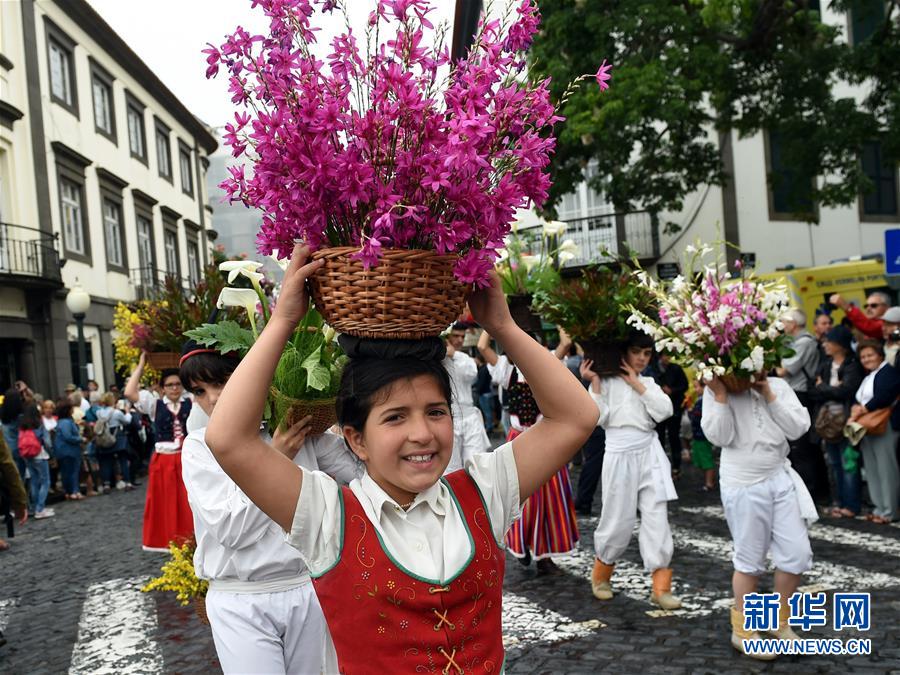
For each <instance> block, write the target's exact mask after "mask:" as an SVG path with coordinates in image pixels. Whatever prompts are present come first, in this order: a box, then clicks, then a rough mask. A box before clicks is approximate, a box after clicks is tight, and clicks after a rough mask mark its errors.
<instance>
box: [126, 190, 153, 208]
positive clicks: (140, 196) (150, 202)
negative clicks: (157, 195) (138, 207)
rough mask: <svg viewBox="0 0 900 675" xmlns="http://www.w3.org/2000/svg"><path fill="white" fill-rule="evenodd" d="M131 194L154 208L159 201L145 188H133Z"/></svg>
mask: <svg viewBox="0 0 900 675" xmlns="http://www.w3.org/2000/svg"><path fill="white" fill-rule="evenodd" d="M131 195H132V196H133V197H134V198H135V199H136V200H138V201H139V202H143V203H144V204H145V205H147V206H149V207H150V208H153V207H154V206H156V205H157V204H159V201H158V200H156V199H154V198H153V197H151V196H150V195H148V194H147V193H146V192H144V191H143V190H138V189H137V188H131Z"/></svg>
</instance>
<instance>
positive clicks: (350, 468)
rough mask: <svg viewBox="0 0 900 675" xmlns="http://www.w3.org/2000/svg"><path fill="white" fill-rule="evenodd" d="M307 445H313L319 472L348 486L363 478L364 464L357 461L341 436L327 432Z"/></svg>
mask: <svg viewBox="0 0 900 675" xmlns="http://www.w3.org/2000/svg"><path fill="white" fill-rule="evenodd" d="M307 443H310V444H311V445H312V450H313V454H314V455H315V456H316V464H317V465H318V467H319V470H320V471H324V472H325V473H327V474H328V475H329V476H331V477H332V478H334V479H335V480H336V481H337V482H338V483H343V484H345V485H346V484H347V483H349V482H350V481H351V480H353V479H354V478H360V477H362V474H363V464H362V462H360V461H359V460H357V459H356V456H355V455H354V454H353V452H352V451H351V450H350V448H348V447H347V444H346V443H344V439H343V438H342V437H341V436H338V435H337V434H333V433H331V432H330V431H326V432H325V433H324V434H321V435H319V436H313V437H312V438H311V439H310V440H308V441H307Z"/></svg>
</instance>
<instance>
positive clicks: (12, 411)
mask: <svg viewBox="0 0 900 675" xmlns="http://www.w3.org/2000/svg"><path fill="white" fill-rule="evenodd" d="M24 407H25V404H24V402H23V401H22V395H21V394H20V393H19V392H18V391H16V390H15V388H13V387H10V388H9V389H7V390H6V393H5V394H3V405H0V422H3V424H11V423H12V422H15V421H16V420H17V419H19V415H21V414H22V411H23V409H24Z"/></svg>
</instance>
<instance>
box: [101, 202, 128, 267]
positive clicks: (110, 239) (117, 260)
mask: <svg viewBox="0 0 900 675" xmlns="http://www.w3.org/2000/svg"><path fill="white" fill-rule="evenodd" d="M103 230H104V234H105V235H106V260H107V262H108V263H109V264H110V265H115V266H116V267H124V266H125V255H124V247H123V246H122V209H121V207H120V206H119V205H118V204H117V203H116V202H114V201H112V200H111V199H104V200H103Z"/></svg>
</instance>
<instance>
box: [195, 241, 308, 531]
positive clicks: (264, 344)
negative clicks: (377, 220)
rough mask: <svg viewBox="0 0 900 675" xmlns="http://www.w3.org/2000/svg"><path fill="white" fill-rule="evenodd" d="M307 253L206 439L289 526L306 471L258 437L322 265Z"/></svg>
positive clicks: (296, 259)
mask: <svg viewBox="0 0 900 675" xmlns="http://www.w3.org/2000/svg"><path fill="white" fill-rule="evenodd" d="M308 258H309V248H308V247H306V246H301V245H297V246H295V247H294V252H293V254H292V255H291V264H290V265H289V266H288V269H287V271H286V272H285V275H284V282H283V284H282V287H281V288H282V290H281V295H280V296H279V297H278V304H277V305H276V306H275V311H274V312H273V313H272V318H271V319H270V320H269V323H268V325H267V326H266V328H265V330H263V332H262V334H260V336H259V339H258V340H257V341H256V344H254V345H253V348H252V349H250V351H249V353H248V354H247V356H245V357H244V358H243V359H242V360H241V363H240V365H238V367H237V369H236V370H235V371H234V373H232V374H231V377H230V378H229V379H228V383H227V384H226V385H225V389H223V390H222V393H221V395H220V396H219V400H218V401H217V403H216V407H215V409H214V410H213V414H212V416H211V417H210V420H209V426H208V427H207V428H206V444H207V445H208V446H209V449H210V450H212V453H213V456H215V458H216V461H217V462H218V463H219V466H221V467H222V469H223V470H224V471H225V473H227V474H228V476H229V477H230V478H231V479H232V480H233V481H234V482H235V483H237V485H238V487H240V488H241V490H243V491H244V494H246V495H247V496H248V497H249V498H250V500H251V501H252V502H253V503H254V504H256V505H257V506H258V507H259V508H260V510H262V511H263V512H265V514H266V515H268V516H269V518H271V519H272V520H274V521H275V522H276V523H278V524H279V525H280V526H281V528H282V529H283V530H285V531H289V530H290V529H291V523H292V522H293V520H294V511H295V510H296V508H297V500H298V499H299V498H300V486H301V483H302V481H303V474H302V473H301V472H300V469H299V467H297V465H296V464H294V463H293V462H292V461H291V460H289V459H288V458H287V457H286V456H285V455H283V454H281V453H280V452H278V451H277V450H276V449H275V448H273V447H271V446H269V445H268V444H267V443H266V442H265V441H263V440H262V439H261V438H260V437H259V423H260V420H262V417H263V407H264V406H265V403H266V396H267V395H268V393H269V385H270V383H271V382H272V376H273V375H274V373H275V367H276V366H277V365H278V359H279V358H280V357H281V352H282V351H283V350H284V345H285V344H286V343H287V341H288V339H290V337H291V334H292V333H293V332H294V329H295V328H296V327H297V324H298V323H299V322H300V319H302V318H303V316H304V315H305V314H306V310H307V308H308V307H309V297H308V296H307V293H306V279H307V277H309V276H310V275H312V274H313V273H315V271H316V270H318V269H319V268H320V267H321V266H322V264H323V263H322V261H316V262H312V263H307V262H306V261H307V259H308Z"/></svg>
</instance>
